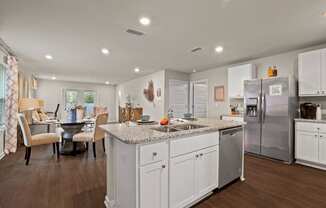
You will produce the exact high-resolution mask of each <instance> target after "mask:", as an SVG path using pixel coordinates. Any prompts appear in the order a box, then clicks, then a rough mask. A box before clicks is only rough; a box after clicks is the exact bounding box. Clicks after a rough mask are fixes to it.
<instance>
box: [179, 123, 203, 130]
mask: <svg viewBox="0 0 326 208" xmlns="http://www.w3.org/2000/svg"><path fill="white" fill-rule="evenodd" d="M205 127H207V126H203V125H198V124H181V125H177V126H174V127H173V128H176V129H178V130H192V129H200V128H205Z"/></svg>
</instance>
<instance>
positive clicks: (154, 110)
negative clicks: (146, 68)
mask: <svg viewBox="0 0 326 208" xmlns="http://www.w3.org/2000/svg"><path fill="white" fill-rule="evenodd" d="M151 80H152V81H153V83H154V91H155V98H154V102H149V101H148V100H147V99H146V98H145V96H144V89H145V88H147V86H148V82H149V81H151ZM164 80H165V71H164V70H163V71H159V72H155V73H153V74H149V75H146V76H143V77H139V78H136V79H133V80H130V81H127V82H124V83H121V84H119V85H117V87H116V95H117V98H116V102H117V106H119V105H120V106H125V103H126V101H127V99H126V97H127V96H128V95H129V96H130V97H131V101H132V103H133V104H134V105H136V106H141V107H142V108H143V114H145V115H150V116H151V119H153V120H160V119H161V118H162V117H163V115H164V100H165V83H164V82H165V81H164ZM158 88H161V94H162V95H161V97H160V98H158V97H157V96H156V91H157V89H158ZM117 113H118V112H117Z"/></svg>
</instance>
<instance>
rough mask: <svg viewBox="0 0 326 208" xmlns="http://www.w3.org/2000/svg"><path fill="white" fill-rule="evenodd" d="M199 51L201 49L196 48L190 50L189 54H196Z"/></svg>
mask: <svg viewBox="0 0 326 208" xmlns="http://www.w3.org/2000/svg"><path fill="white" fill-rule="evenodd" d="M201 50H202V48H200V47H198V48H194V49H192V50H191V52H192V53H196V52H198V51H201Z"/></svg>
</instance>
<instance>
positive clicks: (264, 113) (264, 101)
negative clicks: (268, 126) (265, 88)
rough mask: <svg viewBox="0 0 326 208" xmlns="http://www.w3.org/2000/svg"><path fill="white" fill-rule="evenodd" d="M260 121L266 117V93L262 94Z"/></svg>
mask: <svg viewBox="0 0 326 208" xmlns="http://www.w3.org/2000/svg"><path fill="white" fill-rule="evenodd" d="M261 106H262V123H265V117H266V94H265V93H264V95H263V96H262V105H261Z"/></svg>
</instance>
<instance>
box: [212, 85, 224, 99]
mask: <svg viewBox="0 0 326 208" xmlns="http://www.w3.org/2000/svg"><path fill="white" fill-rule="evenodd" d="M214 100H215V101H216V102H223V101H224V86H216V87H215V88H214Z"/></svg>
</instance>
